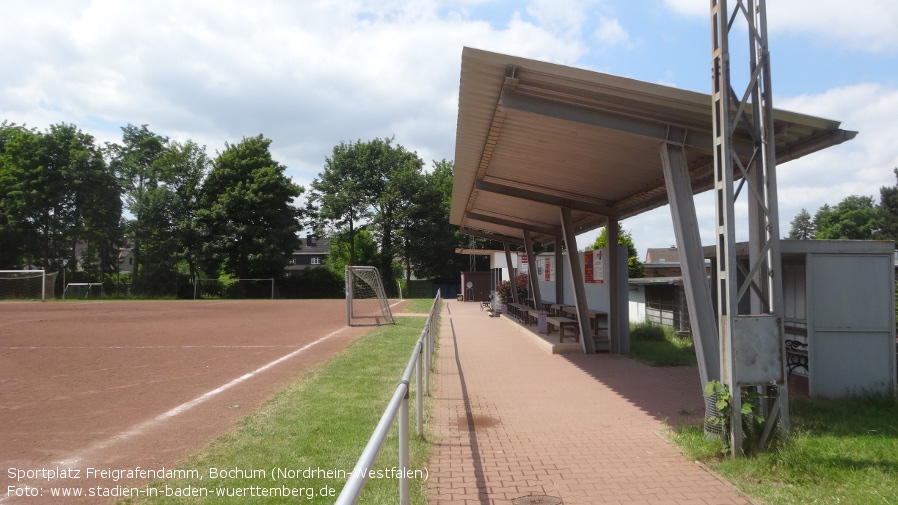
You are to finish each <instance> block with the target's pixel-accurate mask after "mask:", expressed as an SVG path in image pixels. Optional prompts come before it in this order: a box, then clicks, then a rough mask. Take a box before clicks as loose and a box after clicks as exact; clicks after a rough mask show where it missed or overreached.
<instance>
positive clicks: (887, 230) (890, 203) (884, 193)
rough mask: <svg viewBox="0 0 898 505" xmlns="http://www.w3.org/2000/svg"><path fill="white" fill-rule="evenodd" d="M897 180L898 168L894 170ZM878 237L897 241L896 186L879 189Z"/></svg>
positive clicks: (897, 186)
mask: <svg viewBox="0 0 898 505" xmlns="http://www.w3.org/2000/svg"><path fill="white" fill-rule="evenodd" d="M894 173H895V177H896V178H898V168H896V169H895V170H894ZM877 211H878V214H879V224H880V229H879V237H880V238H883V239H886V240H895V241H898V185H895V186H883V187H881V188H880V189H879V207H877Z"/></svg>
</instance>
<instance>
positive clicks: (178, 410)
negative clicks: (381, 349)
mask: <svg viewBox="0 0 898 505" xmlns="http://www.w3.org/2000/svg"><path fill="white" fill-rule="evenodd" d="M347 328H348V326H345V327H343V328H340V329H339V330H337V331H334V332H332V333H329V334H327V335H325V336H323V337H321V338H319V339H318V340H316V341H314V342H312V343H309V344H306V345H304V346H302V347H300V348H299V349H297V350H295V351H293V352H291V353H290V354H287V355H285V356H282V357H280V358H278V359H276V360H274V361H272V362H271V363H268V364H267V365H263V366H261V367H259V368H257V369H255V370H253V371H252V372H249V373H247V374H244V375H241V376H240V377H237V378H236V379H234V380H232V381H231V382H228V383H227V384H225V385H223V386H221V387H218V388H216V389H213V390H212V391H209V392H207V393H205V394H203V395H201V396H198V397H196V398H194V399H193V400H190V401H189V402H186V403H182V404H181V405H178V406H177V407H175V408H173V409H171V410H169V411H168V412H165V413H164V414H160V415H158V416H156V417H154V418H153V419H149V420H147V421H144V422H142V423H140V424H138V425H137V426H134V427H133V428H131V429H129V430H127V431H123V432H122V433H119V434H118V435H115V436H114V437H112V438H109V439H107V440H104V441H102V442H99V443H97V444H94V445H93V446H92V447H89V448H88V449H87V450H85V451H84V452H83V453H82V454H81V455H79V456H76V457H73V458H69V459H66V460H63V461H60V462H58V464H59V465H62V466H64V467H68V468H73V467H75V465H77V464H78V463H79V462H80V461H81V460H83V459H85V457H87V456H88V455H90V454H91V453H93V452H96V451H99V450H102V449H106V448H109V447H111V446H113V445H115V444H118V443H120V442H123V441H125V440H128V439H129V438H132V437H135V436H137V435H140V434H142V433H143V432H145V431H147V430H148V429H150V428H152V427H154V426H155V425H157V424H159V423H162V422H164V421H167V420H169V419H171V418H173V417H175V416H177V415H179V414H183V413H184V412H187V411H188V410H190V409H192V408H193V407H196V406H197V405H199V404H201V403H203V402H205V401H206V400H209V399H210V398H212V397H214V396H215V395H217V394H219V393H222V392H224V391H227V390H228V389H231V388H232V387H234V386H236V385H237V384H240V383H241V382H244V381H246V380H247V379H250V378H252V377H253V376H255V375H257V374H260V373H262V372H264V371H265V370H268V369H269V368H272V367H274V366H276V365H278V364H280V363H282V362H284V361H286V360H288V359H290V358H293V357H295V356H297V355H299V354H302V353H303V352H305V351H306V350H308V349H309V348H311V347H313V346H315V345H318V344H320V343H321V342H324V341H325V340H328V339H330V338H331V337H334V336H336V335H337V334H338V333H340V332H342V331H343V330H345V329H347ZM0 503H2V500H0Z"/></svg>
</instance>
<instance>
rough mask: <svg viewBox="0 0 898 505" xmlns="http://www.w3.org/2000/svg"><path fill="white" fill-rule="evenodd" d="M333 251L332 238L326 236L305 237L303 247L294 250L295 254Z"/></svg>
mask: <svg viewBox="0 0 898 505" xmlns="http://www.w3.org/2000/svg"><path fill="white" fill-rule="evenodd" d="M330 251H331V240H330V239H329V238H326V237H321V238H314V237H313V238H312V239H311V240H309V239H308V238H306V239H304V240H303V242H302V247H301V248H300V249H298V250H296V251H293V254H327V253H329V252H330Z"/></svg>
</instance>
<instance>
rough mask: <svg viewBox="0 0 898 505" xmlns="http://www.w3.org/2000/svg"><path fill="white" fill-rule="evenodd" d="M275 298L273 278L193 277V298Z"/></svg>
mask: <svg viewBox="0 0 898 505" xmlns="http://www.w3.org/2000/svg"><path fill="white" fill-rule="evenodd" d="M200 298H231V299H237V298H255V299H272V300H274V298H275V285H274V279H273V278H268V279H194V280H193V299H194V300H198V299H200Z"/></svg>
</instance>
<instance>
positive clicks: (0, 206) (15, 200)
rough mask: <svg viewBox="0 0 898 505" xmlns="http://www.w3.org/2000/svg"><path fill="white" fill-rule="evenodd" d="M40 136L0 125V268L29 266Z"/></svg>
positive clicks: (18, 128) (8, 124) (32, 238)
mask: <svg viewBox="0 0 898 505" xmlns="http://www.w3.org/2000/svg"><path fill="white" fill-rule="evenodd" d="M39 143H40V133H38V132H37V131H35V130H29V129H27V128H25V127H24V126H19V125H16V124H10V123H7V122H6V121H4V122H3V123H0V268H3V269H19V268H22V267H23V266H25V265H26V264H28V263H29V260H28V259H27V257H28V256H29V255H30V251H31V247H30V245H31V244H32V243H34V242H35V241H36V234H37V231H38V230H37V229H35V228H34V224H35V223H34V219H35V217H36V209H37V205H36V204H37V202H36V199H37V197H38V196H39V194H40V189H39V186H38V185H37V181H36V180H35V179H37V178H38V177H39V170H40V168H39V167H40V162H39V161H38V156H39V153H40V148H39Z"/></svg>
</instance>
